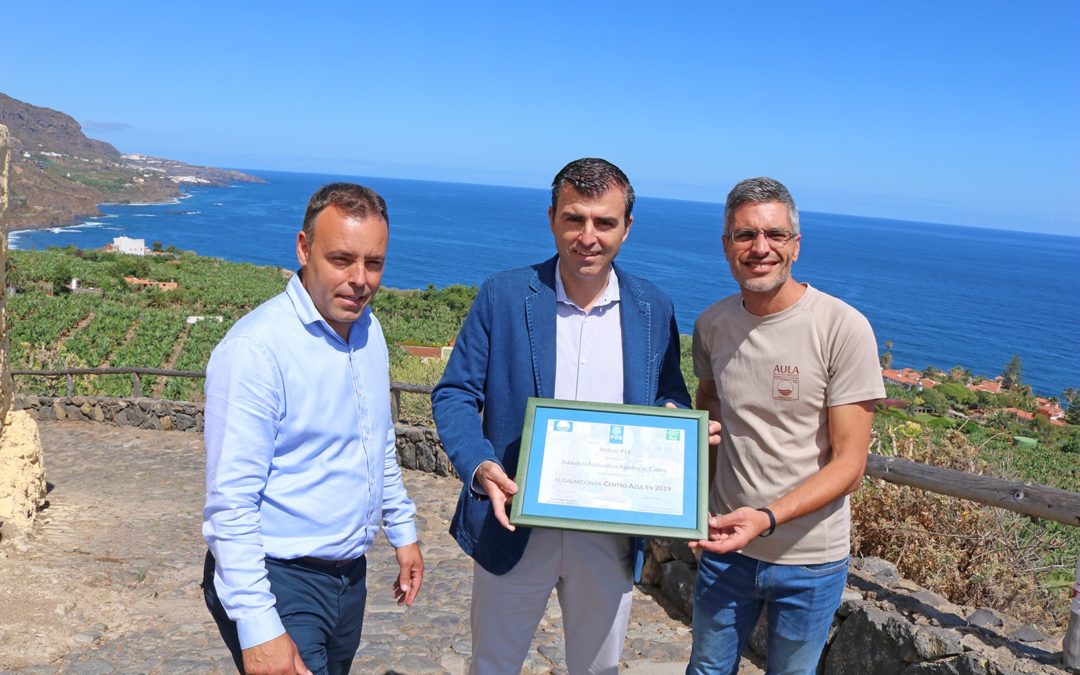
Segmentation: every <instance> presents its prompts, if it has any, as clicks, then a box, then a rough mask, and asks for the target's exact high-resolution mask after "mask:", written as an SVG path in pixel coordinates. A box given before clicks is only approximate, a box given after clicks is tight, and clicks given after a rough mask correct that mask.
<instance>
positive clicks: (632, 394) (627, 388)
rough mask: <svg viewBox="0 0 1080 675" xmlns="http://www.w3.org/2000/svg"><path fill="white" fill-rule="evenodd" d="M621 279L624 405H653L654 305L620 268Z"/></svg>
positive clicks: (616, 270)
mask: <svg viewBox="0 0 1080 675" xmlns="http://www.w3.org/2000/svg"><path fill="white" fill-rule="evenodd" d="M615 273H616V274H617V275H618V277H619V294H620V296H621V297H622V298H623V300H622V307H621V308H620V311H619V317H620V323H621V325H622V348H623V402H624V403H630V404H634V405H652V404H653V403H655V400H654V399H655V396H654V395H653V394H652V391H653V389H652V387H651V386H650V381H651V379H652V370H653V365H654V364H653V363H652V360H651V357H652V345H651V344H649V341H650V336H651V335H652V330H651V328H652V305H651V304H650V303H649V302H648V301H647V300H644V299H643V298H642V291H641V288H639V287H638V285H637V284H636V283H634V280H633V278H632V277H629V276H628V275H626V274H623V272H622V271H621V270H620V269H619V268H618V267H617V266H616V267H615Z"/></svg>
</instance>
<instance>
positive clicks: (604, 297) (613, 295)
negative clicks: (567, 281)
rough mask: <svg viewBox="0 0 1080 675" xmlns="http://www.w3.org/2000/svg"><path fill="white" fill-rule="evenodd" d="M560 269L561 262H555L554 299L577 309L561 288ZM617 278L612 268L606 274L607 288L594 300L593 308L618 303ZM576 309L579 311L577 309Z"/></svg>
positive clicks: (563, 287)
mask: <svg viewBox="0 0 1080 675" xmlns="http://www.w3.org/2000/svg"><path fill="white" fill-rule="evenodd" d="M561 268H562V260H556V261H555V299H556V300H557V301H559V302H562V303H564V304H567V305H573V306H574V307H578V305H577V303H576V302H574V301H573V300H571V299H570V296H568V295H567V294H566V287H565V286H563V280H562V274H561V272H560V270H561ZM619 298H620V296H619V276H618V275H617V274H615V268H614V267H612V268H611V271H610V272H608V282H607V288H605V289H604V292H603V294H601V295H600V297H599V298H597V299H596V302H595V303H593V307H594V308H595V307H604V306H605V305H610V304H612V303H615V302H618V301H619ZM578 309H581V308H580V307H578Z"/></svg>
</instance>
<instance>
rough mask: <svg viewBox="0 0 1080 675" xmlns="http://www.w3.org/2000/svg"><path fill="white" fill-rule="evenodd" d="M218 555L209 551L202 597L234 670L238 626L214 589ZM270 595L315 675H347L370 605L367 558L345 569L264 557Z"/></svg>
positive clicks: (238, 656)
mask: <svg viewBox="0 0 1080 675" xmlns="http://www.w3.org/2000/svg"><path fill="white" fill-rule="evenodd" d="M214 565H215V563H214V556H213V555H211V553H210V552H209V551H207V552H206V562H205V564H204V565H203V584H202V586H203V595H204V597H205V599H206V606H207V608H208V609H209V610H210V614H211V615H213V617H214V621H215V622H217V625H218V630H219V631H220V632H221V637H222V639H223V640H225V645H226V646H227V647H228V648H229V651H230V652H232V657H233V661H234V662H235V663H236V669H237V670H238V671H239V672H240V673H243V672H244V660H243V654H242V650H241V649H240V639H239V637H238V636H237V633H236V623H235V622H233V621H232V620H231V619H229V616H228V614H226V613H225V608H224V607H223V606H222V605H221V600H220V599H219V598H218V595H217V590H216V589H215V588H214ZM266 572H267V576H268V578H269V580H270V591H271V592H272V593H273V594H274V597H275V598H276V599H277V604H276V605H275V607H276V609H277V612H278V616H280V617H281V623H282V624H284V626H285V631H286V632H287V633H288V634H289V637H290V638H292V641H293V642H295V643H296V648H297V650H298V651H299V652H300V657H301V658H302V659H304V665H306V666H307V667H308V669H309V670H311V672H312V673H315V675H346V674H347V673H348V672H349V669H350V668H351V667H352V661H353V657H354V656H355V655H356V650H357V648H358V647H359V646H360V629H361V628H362V627H363V624H364V603H365V602H366V601H367V558H366V557H360V558H357V559H356V560H354V561H352V562H350V563H347V564H345V565H336V564H334V563H327V562H322V561H313V560H309V559H300V560H277V559H274V558H267V559H266Z"/></svg>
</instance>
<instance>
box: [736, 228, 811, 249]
mask: <svg viewBox="0 0 1080 675" xmlns="http://www.w3.org/2000/svg"><path fill="white" fill-rule="evenodd" d="M762 234H763V235H765V241H767V242H769V246H772V247H773V248H780V247H781V246H783V245H784V244H786V243H788V242H789V241H791V240H792V239H794V238H795V237H797V236H799V235H798V234H796V233H794V232H792V231H790V230H780V229H776V230H750V229H746V230H735V231H733V232H728V233H727V234H725V235H724V237H725V238H726V239H728V240H729V241H730V242H731V243H732V244H751V243H753V242H755V241H757V238H758V235H762Z"/></svg>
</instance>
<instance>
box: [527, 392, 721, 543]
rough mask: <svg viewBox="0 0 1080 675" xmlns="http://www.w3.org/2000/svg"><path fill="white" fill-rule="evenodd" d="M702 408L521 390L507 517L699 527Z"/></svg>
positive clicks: (546, 522) (601, 525)
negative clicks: (521, 420)
mask: <svg viewBox="0 0 1080 675" xmlns="http://www.w3.org/2000/svg"><path fill="white" fill-rule="evenodd" d="M708 427H709V418H708V413H706V412H705V411H702V410H685V409H681V408H660V407H649V406H637V405H618V404H612V403H585V402H582V401H560V400H556V399H544V398H530V399H529V401H528V406H527V408H526V409H525V427H524V429H522V432H521V454H520V457H519V459H518V470H517V476H516V477H515V479H514V480H515V482H516V483H517V485H518V492H517V494H516V495H514V501H513V504H512V506H511V510H510V522H511V523H513V524H515V525H527V526H530V527H556V528H562V529H568V530H589V531H594V532H610V533H615V534H627V535H632V536H642V537H672V538H676V539H705V538H706V537H707V536H708V522H707V518H708V513H707V507H706V493H707V490H708V477H707V476H706V473H707V472H708V455H707V454H706V453H707V451H708Z"/></svg>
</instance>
